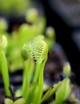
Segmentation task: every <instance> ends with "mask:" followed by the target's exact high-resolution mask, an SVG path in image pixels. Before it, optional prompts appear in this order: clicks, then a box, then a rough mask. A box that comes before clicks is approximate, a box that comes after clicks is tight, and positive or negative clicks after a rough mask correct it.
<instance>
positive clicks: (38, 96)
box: [33, 60, 46, 104]
mask: <svg viewBox="0 0 80 104" xmlns="http://www.w3.org/2000/svg"><path fill="white" fill-rule="evenodd" d="M45 62H46V60H45V61H43V62H42V63H41V66H40V74H39V75H38V88H37V91H36V93H35V97H34V101H33V104H36V102H37V104H40V101H41V97H42V94H43V84H44V75H43V74H44V66H45Z"/></svg>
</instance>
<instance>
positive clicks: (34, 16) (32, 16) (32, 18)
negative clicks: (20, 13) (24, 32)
mask: <svg viewBox="0 0 80 104" xmlns="http://www.w3.org/2000/svg"><path fill="white" fill-rule="evenodd" d="M26 20H27V21H28V22H31V23H36V22H37V20H38V11H37V9H35V8H31V9H29V10H28V11H27V13H26Z"/></svg>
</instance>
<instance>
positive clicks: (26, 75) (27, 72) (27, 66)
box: [22, 59, 34, 101]
mask: <svg viewBox="0 0 80 104" xmlns="http://www.w3.org/2000/svg"><path fill="white" fill-rule="evenodd" d="M23 63H24V71H23V83H22V95H23V97H24V98H25V99H26V101H27V98H28V93H29V84H30V81H31V76H32V73H33V69H34V62H33V60H30V59H29V60H26V61H23Z"/></svg>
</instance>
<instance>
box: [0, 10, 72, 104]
mask: <svg viewBox="0 0 80 104" xmlns="http://www.w3.org/2000/svg"><path fill="white" fill-rule="evenodd" d="M26 20H27V21H28V22H29V23H31V25H29V24H27V23H25V24H22V25H21V26H20V28H19V30H18V31H13V32H12V35H8V33H6V31H5V30H6V28H7V23H6V22H5V21H4V20H2V19H1V21H0V72H1V74H2V77H3V81H4V87H5V94H6V96H7V97H6V98H5V104H42V103H43V102H45V101H46V100H47V99H49V98H50V97H51V96H52V95H53V94H54V93H55V99H53V101H52V102H50V104H63V103H64V101H65V100H66V99H67V98H68V96H69V94H70V92H71V89H72V84H71V83H70V79H69V76H70V73H71V68H70V65H69V64H65V65H64V67H63V73H64V74H65V75H66V78H64V79H63V80H62V81H60V82H59V83H57V84H54V85H53V87H50V86H48V89H47V91H46V94H43V92H44V90H45V89H44V67H45V64H46V61H47V59H48V52H49V51H50V50H51V48H52V47H53V46H54V43H55V32H54V29H53V28H52V27H48V28H47V29H46V32H45V35H46V36H44V35H43V32H44V29H45V23H46V21H45V17H43V16H40V15H39V14H38V11H37V10H36V9H31V10H29V11H27V13H26ZM5 24H6V25H5ZM8 66H9V71H10V69H11V70H13V71H16V70H17V68H22V69H23V82H22V85H21V87H20V89H18V90H17V91H15V93H14V90H13V87H10V79H9V72H8ZM9 87H10V90H9Z"/></svg>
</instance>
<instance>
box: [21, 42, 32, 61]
mask: <svg viewBox="0 0 80 104" xmlns="http://www.w3.org/2000/svg"><path fill="white" fill-rule="evenodd" d="M30 53H31V50H30V47H29V46H28V44H24V46H23V48H22V53H21V55H22V58H23V59H24V60H27V59H28V58H30V57H31V56H30Z"/></svg>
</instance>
